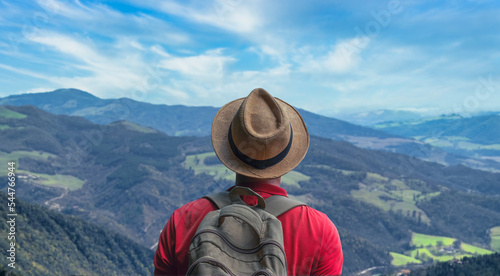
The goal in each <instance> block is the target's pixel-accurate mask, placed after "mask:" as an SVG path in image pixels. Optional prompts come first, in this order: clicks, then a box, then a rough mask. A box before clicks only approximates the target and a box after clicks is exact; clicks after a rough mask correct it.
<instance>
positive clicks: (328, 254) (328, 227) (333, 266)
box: [313, 215, 344, 275]
mask: <svg viewBox="0 0 500 276" xmlns="http://www.w3.org/2000/svg"><path fill="white" fill-rule="evenodd" d="M323 225H324V229H323V238H322V243H321V244H322V248H321V250H320V252H321V253H320V258H319V260H318V264H317V266H316V269H315V272H314V274H313V275H340V274H342V264H343V262H344V256H343V253H342V245H341V242H340V237H339V233H338V231H337V228H336V227H335V225H334V224H333V222H332V221H331V220H330V219H329V218H328V217H327V216H326V215H325V221H324V223H323Z"/></svg>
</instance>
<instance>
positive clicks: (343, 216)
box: [0, 106, 500, 275]
mask: <svg viewBox="0 0 500 276" xmlns="http://www.w3.org/2000/svg"><path fill="white" fill-rule="evenodd" d="M1 108H3V110H1V111H2V112H0V128H1V129H0V140H1V141H2V143H1V144H0V160H1V161H2V162H4V164H5V163H6V162H7V160H15V161H16V162H17V163H18V169H17V172H18V173H19V181H18V188H19V191H18V197H19V198H23V199H25V200H27V201H29V202H36V203H39V204H43V205H46V206H50V207H51V208H55V209H57V210H60V211H61V212H62V213H64V214H70V215H75V216H79V217H82V218H84V219H86V220H89V221H91V222H93V223H96V224H98V225H101V226H104V227H106V229H112V230H113V231H116V232H118V233H120V234H123V235H126V236H128V237H130V238H132V239H133V240H135V241H136V242H139V243H140V244H143V245H145V246H147V247H153V248H154V245H155V243H156V242H157V240H158V236H159V233H160V231H161V229H162V228H163V226H164V225H165V222H166V221H167V219H168V218H169V216H170V215H171V214H172V212H173V210H174V209H175V208H177V207H179V206H181V205H182V204H184V203H186V202H188V201H190V200H194V199H196V198H199V197H201V196H203V195H205V194H208V193H212V192H216V191H220V190H223V189H226V188H228V187H229V186H231V185H233V183H234V174H232V173H231V172H229V171H228V170H227V169H226V168H224V167H223V165H222V164H221V163H220V162H219V161H218V159H217V158H216V157H215V154H214V153H213V150H212V147H211V144H210V138H209V137H208V136H206V137H172V136H168V135H166V134H164V133H162V132H160V131H157V130H154V129H152V128H147V127H143V126H140V125H137V124H134V123H131V122H127V121H119V122H115V123H112V124H109V125H96V124H93V123H91V122H89V121H88V120H86V119H84V118H81V117H76V116H66V115H53V114H50V113H47V112H45V111H42V110H40V109H38V108H35V107H33V106H22V107H13V106H7V107H1ZM1 178H2V174H1V171H0V180H1ZM5 183H7V182H6V181H1V182H0V188H3V189H4V188H5V185H6V184H5ZM282 183H283V187H284V188H285V189H286V190H287V191H288V192H289V195H290V196H292V197H295V198H297V199H299V200H303V201H305V202H307V203H308V204H309V205H310V206H313V207H315V208H317V209H319V210H320V211H323V212H324V213H325V214H327V215H328V216H329V217H330V218H331V219H332V221H333V222H334V223H335V225H336V226H337V227H338V229H339V231H340V233H341V235H342V244H343V246H344V247H345V250H344V251H345V260H346V261H345V266H344V271H345V274H346V275H349V273H355V272H356V271H361V270H364V269H367V268H370V267H374V266H380V265H389V263H390V262H391V255H390V254H389V253H397V254H400V255H403V254H406V255H405V256H407V257H410V255H411V254H412V253H411V252H412V251H414V250H417V249H416V248H413V247H412V237H413V236H414V233H422V234H427V235H439V236H446V237H450V238H453V239H459V240H460V241H463V242H464V243H468V244H474V245H475V246H479V247H482V248H485V249H491V248H494V247H495V245H496V244H495V243H493V242H492V240H493V238H496V236H494V235H493V233H497V231H496V229H498V228H496V227H498V226H500V224H498V222H499V221H500V211H499V210H500V199H499V197H498V194H500V188H499V186H498V183H500V174H495V173H489V172H482V171H477V170H472V169H468V168H465V167H446V166H443V165H440V164H436V163H430V162H424V161H421V160H419V159H415V158H411V157H408V156H405V155H400V154H394V153H388V152H381V151H374V150H365V149H360V148H357V147H355V146H353V145H352V144H349V143H347V142H340V141H334V140H331V139H325V138H319V137H315V136H312V137H311V145H310V148H309V152H308V153H307V155H306V157H305V159H304V160H303V162H302V163H301V164H300V165H299V166H298V167H297V168H296V169H295V170H294V171H292V172H291V173H290V174H287V175H285V176H284V177H283V179H282ZM468 248H469V250H470V247H468ZM478 250H479V249H478ZM473 252H475V251H473ZM436 254H437V253H436ZM472 254H473V253H472ZM392 255H394V254H392Z"/></svg>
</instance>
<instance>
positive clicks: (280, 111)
mask: <svg viewBox="0 0 500 276" xmlns="http://www.w3.org/2000/svg"><path fill="white" fill-rule="evenodd" d="M212 144H213V147H214V150H215V153H216V154H217V157H218V158H219V159H220V160H221V162H222V163H223V164H224V165H225V166H226V167H228V168H229V169H231V170H233V171H234V172H236V183H235V184H236V185H237V186H244V187H249V188H251V189H252V190H253V191H255V192H257V193H258V194H260V195H261V196H262V197H263V198H264V199H266V198H268V197H270V196H272V195H283V196H286V195H287V193H286V191H285V190H284V189H283V188H281V187H280V179H281V176H282V175H284V174H285V173H287V172H289V171H291V170H292V169H293V168H295V167H296V166H297V165H298V164H299V163H300V162H301V161H302V159H303V158H304V156H305V154H306V152H307V149H308V147H309V134H308V132H307V128H306V126H305V124H304V121H303V120H302V117H301V116H300V114H299V113H298V112H297V111H296V110H295V109H294V108H293V107H292V106H290V105H289V104H287V103H286V102H284V101H282V100H280V99H277V98H274V97H272V96H271V95H270V94H269V93H268V92H267V91H265V90H264V89H261V88H258V89H254V90H253V91H252V92H251V93H250V95H248V97H246V98H242V99H238V100H235V101H232V102H230V103H228V104H226V105H225V106H223V107H222V108H221V109H220V110H219V112H218V113H217V114H216V115H215V118H214V121H213V124H212ZM231 189H232V187H231V188H229V190H231ZM243 200H244V201H245V202H246V203H247V204H249V205H255V204H256V198H255V197H250V196H244V197H243ZM216 209H217V207H216V206H215V204H214V203H212V202H211V201H210V200H209V199H206V198H201V199H198V200H195V201H192V202H190V203H187V204H186V205H184V206H182V207H181V208H179V209H177V210H175V211H174V213H173V214H172V216H171V217H170V219H169V220H168V222H167V224H166V225H165V228H164V229H163V231H162V233H161V235H160V239H159V242H158V249H157V250H156V254H155V259H154V263H155V275H184V274H185V273H186V272H187V269H188V250H189V245H190V243H191V239H192V238H193V236H194V234H195V233H196V230H197V228H198V226H199V225H200V223H201V221H202V220H203V218H204V217H205V215H206V214H207V213H209V212H210V211H213V210H216ZM278 219H279V220H280V221H281V224H282V227H283V239H284V247H285V253H286V259H287V269H288V274H289V275H340V274H341V272H342V263H343V255H342V248H341V243H340V238H339V235H338V232H337V229H336V228H335V226H334V224H333V223H332V222H331V221H330V219H328V217H327V216H326V215H325V214H323V213H321V212H319V211H317V210H314V209H313V208H311V207H309V206H299V207H295V208H293V209H292V210H289V211H288V212H286V213H284V214H282V215H280V216H278Z"/></svg>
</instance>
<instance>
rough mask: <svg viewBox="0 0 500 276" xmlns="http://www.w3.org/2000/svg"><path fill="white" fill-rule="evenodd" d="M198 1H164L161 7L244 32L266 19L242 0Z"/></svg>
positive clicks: (191, 19)
mask: <svg viewBox="0 0 500 276" xmlns="http://www.w3.org/2000/svg"><path fill="white" fill-rule="evenodd" d="M141 2H142V1H141ZM198 3H201V5H197V6H194V5H193V6H189V5H188V4H186V3H185V2H183V4H184V5H181V4H178V3H176V2H172V1H163V2H161V4H160V5H159V9H160V10H161V11H162V12H164V13H167V14H173V15H177V16H181V17H183V18H185V19H187V20H190V21H195V22H197V23H201V24H208V25H211V26H215V27H218V28H221V29H224V30H228V31H232V32H236V33H242V34H245V33H251V32H253V31H255V30H256V29H257V28H258V27H259V26H261V25H262V24H263V21H264V19H263V18H262V17H261V16H260V14H259V13H257V12H255V11H254V10H253V9H252V8H253V7H254V6H252V5H250V3H249V2H244V1H242V0H238V1H234V0H233V1H223V0H216V1H200V2H198ZM157 4H158V3H155V5H157ZM191 4H192V3H191Z"/></svg>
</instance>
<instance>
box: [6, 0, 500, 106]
mask: <svg viewBox="0 0 500 276" xmlns="http://www.w3.org/2000/svg"><path fill="white" fill-rule="evenodd" d="M391 2H394V1H385V0H380V1H370V2H366V1H361V0H355V1H347V2H329V1H326V2H325V1H319V0H318V1H308V2H307V3H306V2H300V1H291V2H286V3H285V2H275V1H263V0H255V1H242V0H213V1H196V0H189V1H175V0H173V1H151V0H141V1H140V0H124V1H118V2H103V3H99V2H94V1H86V0H69V1H61V0H47V1H42V0H37V1H35V2H31V1H18V2H7V1H4V2H0V33H1V34H2V36H1V37H0V57H1V58H2V62H1V64H0V74H2V78H1V79H2V80H1V81H0V82H1V84H2V86H4V87H6V88H5V90H4V91H0V96H6V94H7V93H11V92H12V91H29V90H31V89H33V88H36V87H75V88H80V89H84V90H87V91H89V92H91V93H94V94H96V95H98V96H100V97H104V98H109V97H123V96H125V97H132V98H135V99H137V100H144V101H154V102H155V103H168V104H193V105H214V106H221V105H223V104H224V103H225V102H227V101H229V100H231V99H233V98H235V97H243V96H246V95H247V94H248V93H249V92H250V91H251V89H253V88H255V87H264V88H266V89H268V90H269V91H270V92H271V93H273V94H274V95H276V96H278V97H281V98H284V99H286V100H287V101H289V102H291V103H292V104H294V105H296V106H298V107H302V108H306V109H309V110H311V111H319V112H322V113H324V114H336V113H339V112H350V111H353V110H363V109H364V110H366V109H402V110H403V109H404V110H434V111H436V110H442V111H443V112H445V111H449V110H451V109H453V108H454V105H456V104H459V105H460V104H462V105H463V102H464V100H465V99H468V97H473V96H474V89H475V87H476V86H477V85H478V83H479V81H478V78H479V77H482V76H491V77H492V78H493V79H495V80H498V79H500V75H498V73H497V72H499V71H500V70H499V68H500V60H499V59H498V56H499V55H500V54H499V51H498V49H499V48H500V34H499V33H498V31H497V29H496V26H498V25H500V18H499V17H498V16H496V15H497V14H498V12H499V11H500V4H499V3H498V2H497V1H486V0H484V1H463V2H459V1H455V2H453V3H444V2H443V3H440V2H439V3H437V2H434V1H430V0H429V1H400V2H399V1H396V2H398V3H399V4H400V6H401V11H400V12H398V13H390V18H389V17H385V18H381V17H380V16H382V15H383V14H385V15H386V16H387V11H388V9H389V8H390V5H389V4H390V3H391ZM381 20H382V21H381ZM384 20H385V21H384ZM367 30H368V31H367ZM370 30H371V33H372V34H371V35H370V34H368V35H367V34H366V33H370ZM373 33H375V34H373ZM497 89H499V90H500V88H497ZM471 95H472V96H471ZM498 102H500V94H498V93H497V94H491V96H490V98H489V100H488V101H481V102H480V106H479V107H478V108H477V109H481V108H482V109H500V106H498V104H497V103H498Z"/></svg>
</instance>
